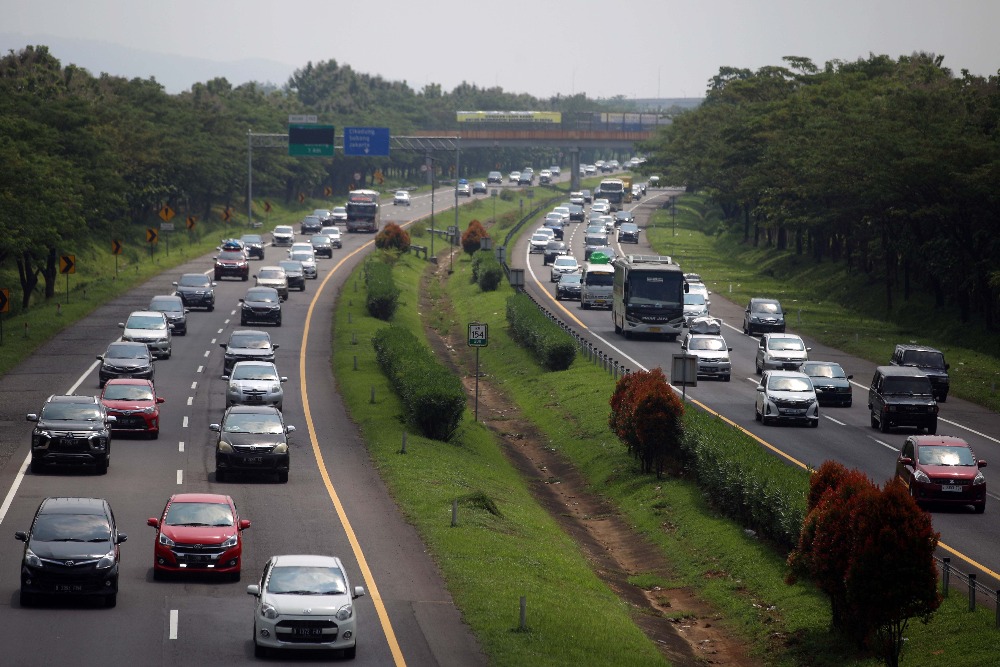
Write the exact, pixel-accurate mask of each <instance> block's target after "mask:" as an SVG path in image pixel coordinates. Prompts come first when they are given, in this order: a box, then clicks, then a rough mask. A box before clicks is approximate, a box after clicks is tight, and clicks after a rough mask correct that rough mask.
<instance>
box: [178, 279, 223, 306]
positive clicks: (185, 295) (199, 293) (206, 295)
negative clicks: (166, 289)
mask: <svg viewBox="0 0 1000 667" xmlns="http://www.w3.org/2000/svg"><path fill="white" fill-rule="evenodd" d="M174 287H175V289H174V295H176V296H179V297H180V298H181V301H183V302H184V305H185V306H187V307H188V308H204V309H205V310H208V311H210V312H211V311H213V310H215V281H213V280H212V279H211V278H209V277H208V276H206V275H205V274H204V273H185V274H183V275H182V276H181V279H180V280H178V281H176V282H175V283H174Z"/></svg>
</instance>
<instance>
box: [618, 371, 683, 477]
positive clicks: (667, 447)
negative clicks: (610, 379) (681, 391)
mask: <svg viewBox="0 0 1000 667" xmlns="http://www.w3.org/2000/svg"><path fill="white" fill-rule="evenodd" d="M683 414H684V405H683V404H682V403H681V401H680V398H678V396H677V393H676V392H674V391H673V390H672V389H671V388H670V385H669V384H668V382H667V378H666V376H665V375H664V374H663V370H662V369H660V368H654V369H653V370H650V371H639V372H636V373H630V374H628V375H626V376H625V377H623V378H622V379H620V380H619V381H618V384H617V385H616V386H615V391H614V393H613V394H612V395H611V414H610V415H609V416H608V425H609V426H610V427H611V431H612V432H613V433H614V434H615V435H616V436H618V439H619V440H621V441H622V443H623V444H625V446H626V447H628V450H629V453H631V454H632V456H633V457H635V458H636V459H638V460H639V462H640V463H641V464H642V472H644V473H648V472H653V471H654V470H655V472H656V474H657V476H660V475H662V474H663V468H664V464H665V463H666V461H667V459H668V458H678V454H679V453H680V452H679V447H680V441H681V436H682V433H683V427H682V423H681V416H682V415H683Z"/></svg>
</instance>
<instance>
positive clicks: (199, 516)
mask: <svg viewBox="0 0 1000 667" xmlns="http://www.w3.org/2000/svg"><path fill="white" fill-rule="evenodd" d="M163 523H164V525H166V526H218V527H220V528H221V527H222V526H232V525H233V510H232V509H231V508H230V507H229V505H227V504H225V503H170V507H169V508H168V509H167V516H166V517H164V519H163Z"/></svg>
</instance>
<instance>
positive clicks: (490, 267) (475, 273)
mask: <svg viewBox="0 0 1000 667" xmlns="http://www.w3.org/2000/svg"><path fill="white" fill-rule="evenodd" d="M501 280H503V267H502V266H500V262H498V261H497V259H496V257H495V256H494V254H493V251H492V250H478V251H476V253H475V254H474V255H473V256H472V282H474V283H477V284H478V285H479V289H481V290H482V291H484V292H492V291H494V290H496V289H497V288H498V287H499V286H500V281H501Z"/></svg>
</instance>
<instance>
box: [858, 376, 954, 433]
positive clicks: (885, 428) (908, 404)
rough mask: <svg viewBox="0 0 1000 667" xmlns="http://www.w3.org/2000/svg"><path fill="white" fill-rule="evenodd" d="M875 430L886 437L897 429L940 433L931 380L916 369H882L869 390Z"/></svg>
mask: <svg viewBox="0 0 1000 667" xmlns="http://www.w3.org/2000/svg"><path fill="white" fill-rule="evenodd" d="M868 410H869V412H870V413H871V425H872V428H877V429H879V430H880V431H882V432H883V433H888V432H889V429H892V428H896V427H898V426H915V427H916V428H918V429H926V430H927V433H928V434H929V435H934V434H935V433H937V415H938V404H937V401H935V400H934V389H933V387H931V381H930V379H929V378H928V377H927V376H926V375H924V374H923V373H921V372H920V371H919V370H918V369H916V368H907V367H905V366H879V367H878V368H876V369H875V376H874V377H873V378H872V384H871V386H870V387H869V388H868Z"/></svg>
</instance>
